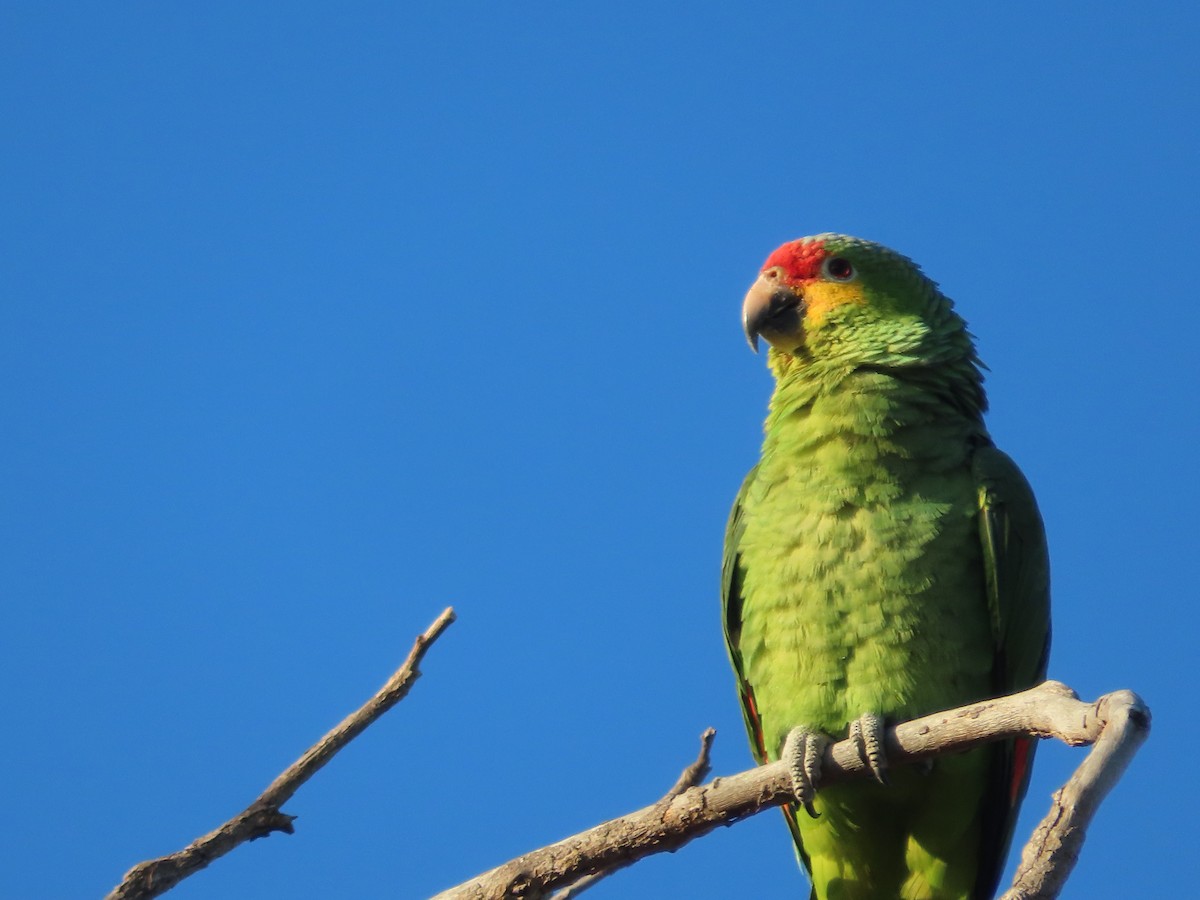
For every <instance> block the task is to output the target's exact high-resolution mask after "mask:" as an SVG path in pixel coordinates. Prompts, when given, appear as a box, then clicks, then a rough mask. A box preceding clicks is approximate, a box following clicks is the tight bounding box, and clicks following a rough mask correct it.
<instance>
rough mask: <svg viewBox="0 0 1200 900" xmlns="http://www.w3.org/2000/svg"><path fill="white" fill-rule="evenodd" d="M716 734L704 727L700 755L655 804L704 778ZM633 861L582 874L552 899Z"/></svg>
mask: <svg viewBox="0 0 1200 900" xmlns="http://www.w3.org/2000/svg"><path fill="white" fill-rule="evenodd" d="M716 736H717V730H716V729H715V728H705V729H704V733H703V734H701V735H700V755H699V756H697V757H696V761H695V762H693V763H691V764H690V765H689V766H688V767H687V768H686V769H684V770H683V771H682V772H680V773H679V778H677V779H676V781H675V784H673V785H672V786H671V789H670V790H669V791H667V793H666V794H665V795H664V796H663V798H662V799H661V800H659V801H658V803H656V804H655V805H656V806H662V807H665V806H667V805H668V804H669V803H670V802H671V801H672V800H674V799H675V798H676V797H678V796H679V795H680V794H682V793H683V792H684V791H686V790H687V789H688V788H690V787H695V786H696V785H698V784H699V783H700V782H701V781H703V780H704V778H705V776H706V775H708V773H709V772H710V771H711V770H712V766H711V765H710V764H709V753H710V752H711V751H712V743H713V738H715V737H716ZM635 862H637V860H636V859H624V860H620V861H619V862H616V863H613V865H611V866H608V867H607V868H604V869H600V870H598V871H595V872H593V873H592V874H590V875H584V876H583V877H582V878H580V879H579V880H578V881H576V882H575V883H574V884H572V885H570V886H568V887H565V888H563V889H562V890H561V891H555V893H554V897H553V900H573V898H575V897H578V896H579V895H580V894H582V893H583V892H584V891H586V890H587V889H588V888H590V887H594V886H595V885H596V883H597V882H599V881H602V880H604V879H605V878H607V877H608V876H609V875H611V874H613V872H619V871H620V870H621V869H624V868H625V867H626V866H632V865H633V864H634V863H635Z"/></svg>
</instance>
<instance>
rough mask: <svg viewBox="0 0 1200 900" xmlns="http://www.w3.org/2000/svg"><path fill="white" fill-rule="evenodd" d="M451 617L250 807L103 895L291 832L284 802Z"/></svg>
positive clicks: (188, 870) (379, 706)
mask: <svg viewBox="0 0 1200 900" xmlns="http://www.w3.org/2000/svg"><path fill="white" fill-rule="evenodd" d="M453 621H454V610H453V608H451V607H447V608H446V609H445V610H444V611H443V612H442V614H441V615H440V616H438V617H437V618H436V619H435V620H434V621H433V624H432V625H430V626H429V627H428V628H427V629H426V630H425V632H424V634H421V635H418V637H417V639H416V642H415V643H414V644H413V647H412V650H411V651H409V654H408V658H407V659H405V660H404V663H403V664H402V665H401V666H400V668H399V669H397V670H396V671H395V673H394V674H393V675H392V677H391V678H389V679H388V680H387V682H386V683H385V684H384V685H383V687H381V688H380V689H379V690H378V691H377V692H376V693H375V696H373V697H372V698H371V699H370V700H368V701H367V702H366V703H364V704H363V705H362V706H361V707H360V708H359V709H357V710H356V711H355V712H353V713H351V714H350V715H348V716H347V717H346V718H345V719H343V720H342V721H341V722H340V723H339V724H338V725H336V726H335V727H334V728H333V729H332V730H331V731H330V732H329V733H328V734H326V735H325V736H324V737H323V738H321V739H320V740H319V741H317V742H316V743H315V744H313V745H312V746H311V747H310V748H309V749H308V750H307V751H306V752H305V753H304V755H303V756H301V757H300V758H299V759H298V760H296V761H295V762H294V763H292V764H291V765H290V766H288V768H287V769H286V770H284V772H283V773H282V774H281V775H280V776H279V777H278V778H276V779H275V780H274V781H273V782H271V784H270V786H269V787H268V788H267V789H266V790H265V791H263V792H262V794H261V795H260V796H259V797H258V799H257V800H255V801H254V802H253V803H251V804H250V805H249V806H248V807H247V808H246V809H244V810H243V811H242V812H240V813H238V814H237V815H236V816H234V817H233V818H232V819H230V820H229V821H228V822H226V823H225V824H224V825H222V826H221V827H220V828H218V829H216V830H215V831H211V832H209V833H208V834H206V835H204V836H203V837H199V838H197V839H196V840H194V841H192V843H190V844H189V845H188V846H186V847H184V848H183V849H182V850H180V851H178V852H176V853H172V854H170V855H169V856H163V857H160V858H159V859H152V860H148V861H146V862H142V863H138V864H137V865H136V866H134V867H133V868H132V869H130V870H129V871H128V872H126V873H125V877H124V878H123V879H122V880H121V883H120V884H119V885H117V886H116V887H115V888H113V889H112V891H111V892H110V893H109V894H108V896H107V897H106V898H105V900H146V898H150V897H157V896H159V895H160V894H163V893H165V892H166V891H169V890H170V889H171V888H173V887H174V886H175V885H176V884H178V883H179V882H180V881H182V880H183V879H184V878H187V877H188V876H189V875H192V874H194V873H196V872H198V871H200V870H201V869H203V868H204V867H205V866H207V865H208V864H209V863H210V862H212V861H213V860H214V859H218V858H220V857H222V856H224V855H225V854H226V853H228V852H229V851H230V850H232V849H234V848H235V847H237V846H239V845H241V844H244V843H245V842H246V841H252V840H254V839H255V838H260V837H267V836H268V835H270V834H272V833H274V832H276V831H283V832H286V833H287V834H291V833H292V831H293V828H292V820H293V819H294V818H295V816H289V815H287V814H286V813H284V812H281V811H280V807H281V806H283V804H285V803H287V801H288V800H290V799H291V798H292V795H293V794H295V793H296V791H297V790H298V789H299V787H300V786H301V785H302V784H304V783H305V782H306V781H308V779H310V778H312V777H313V775H315V774H316V773H317V772H318V771H319V770H320V769H321V767H322V766H324V765H325V764H326V763H327V762H329V760H331V759H332V758H333V756H334V754H336V753H337V752H338V751H339V750H341V749H342V748H343V747H345V746H346V745H347V744H348V743H350V742H351V741H352V740H354V739H355V738H356V737H358V736H359V735H360V734H362V732H363V731H364V730H365V729H366V728H367V726H369V725H370V724H371V723H372V722H374V721H375V720H376V719H378V718H379V717H380V716H382V715H383V714H384V713H386V712H387V711H388V710H389V709H391V708H392V707H393V706H395V705H396V704H397V703H399V702H400V701H401V700H403V699H404V696H405V695H406V694H407V693H408V691H409V689H410V688H411V687H412V685H413V682H415V681H416V680H417V679H418V678H419V677H420V675H421V672H420V670H419V668H418V667H419V666H420V664H421V660H422V659H423V658H424V656H425V652H426V651H427V650H428V649H429V647H430V645H432V644H433V642H434V641H435V640H437V639H438V637H439V636H440V635H441V634H442V632H443V631H445V630H446V629H447V628H448V627H449V626H450V623H451V622H453Z"/></svg>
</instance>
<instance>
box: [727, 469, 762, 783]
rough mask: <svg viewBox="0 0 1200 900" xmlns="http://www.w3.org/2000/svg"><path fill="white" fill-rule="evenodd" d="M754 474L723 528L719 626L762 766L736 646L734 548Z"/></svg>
mask: <svg viewBox="0 0 1200 900" xmlns="http://www.w3.org/2000/svg"><path fill="white" fill-rule="evenodd" d="M757 472H758V466H755V467H754V468H753V469H751V470H750V474H749V475H747V476H746V478H745V480H744V481H743V482H742V487H741V489H740V490H739V491H738V495H737V499H736V500H735V501H734V502H733V511H732V512H731V513H730V514H729V524H728V525H727V526H726V528H725V556H724V558H723V559H722V561H721V622H722V625H723V626H724V629H725V649H726V650H728V651H729V661H730V662H731V663H732V664H733V672H734V676H735V677H736V678H737V692H738V700H739V701H741V705H742V718H743V719H744V720H745V722H746V731H747V733H748V734H749V735H750V747H751V749H752V750H753V752H754V758H755V760H756V761H757V762H758V764H759V765H762V764H763V763H765V762H766V761H767V748H766V747H765V746H764V744H763V733H762V723H761V722H760V721H759V718H758V710H757V709H756V708H755V706H754V689H753V688H752V687H751V686H750V683H749V682H747V681H746V673H745V670H744V669H743V667H742V653H741V649H740V648H739V646H738V644H739V641H740V640H741V636H742V568H741V554H740V553H739V552H738V548H739V547H740V546H741V542H742V531H743V530H744V528H745V521H744V519H743V502H744V500H745V497H746V493H747V491H748V490H749V489H750V484H751V482H753V481H754V476H755V473H757Z"/></svg>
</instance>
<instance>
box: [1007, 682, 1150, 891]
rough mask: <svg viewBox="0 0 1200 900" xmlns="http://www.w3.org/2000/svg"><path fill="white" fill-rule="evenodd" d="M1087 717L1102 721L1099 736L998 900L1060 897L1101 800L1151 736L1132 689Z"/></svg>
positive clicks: (1060, 792)
mask: <svg viewBox="0 0 1200 900" xmlns="http://www.w3.org/2000/svg"><path fill="white" fill-rule="evenodd" d="M1087 715H1089V716H1092V717H1094V718H1095V720H1096V721H1097V722H1098V723H1099V729H1100V734H1099V737H1098V738H1097V739H1096V742H1095V744H1093V746H1092V751H1091V752H1090V753H1089V754H1088V755H1087V756H1086V757H1085V758H1084V760H1083V762H1082V763H1081V764H1080V766H1079V768H1078V769H1076V770H1075V774H1074V775H1072V776H1071V779H1070V780H1069V781H1068V782H1067V783H1066V784H1065V785H1063V786H1062V787H1061V788H1059V789H1058V790H1057V791H1055V793H1054V797H1053V802H1052V803H1051V805H1050V812H1049V813H1047V814H1046V817H1045V818H1044V819H1042V821H1041V822H1040V823H1039V824H1038V827H1037V828H1036V829H1034V832H1033V836H1032V837H1030V839H1029V843H1027V844H1026V845H1025V849H1024V850H1022V851H1021V865H1020V866H1018V867H1017V874H1016V876H1015V877H1014V878H1013V885H1012V887H1011V888H1009V889H1008V891H1006V892H1005V893H1004V894H1003V895H1002V896H1001V898H1000V900H1052V898H1054V897H1057V896H1058V894H1059V892H1060V891H1061V890H1062V889H1063V885H1064V884H1065V883H1066V881H1067V877H1068V876H1069V875H1070V874H1071V870H1072V869H1074V868H1075V863H1076V861H1077V860H1078V859H1079V853H1080V851H1081V850H1082V849H1083V841H1084V838H1085V837H1087V827H1088V825H1089V824H1091V821H1092V817H1093V816H1094V815H1095V814H1096V810H1097V809H1098V808H1099V806H1100V802H1101V801H1102V800H1103V799H1104V798H1105V797H1106V796H1107V795H1108V792H1109V791H1110V790H1112V788H1113V786H1114V785H1115V784H1116V783H1117V780H1118V779H1119V778H1120V777H1121V773H1123V772H1124V771H1125V767H1126V766H1128V765H1129V762H1130V760H1132V759H1133V755H1134V754H1135V753H1136V752H1137V750H1138V748H1139V747H1140V746H1141V745H1142V742H1143V741H1145V740H1146V738H1147V737H1148V736H1149V734H1150V710H1149V709H1147V708H1146V705H1145V704H1144V703H1142V700H1141V698H1140V697H1138V695H1137V694H1135V693H1133V692H1132V691H1117V692H1115V693H1112V694H1106V695H1105V696H1103V697H1101V698H1100V699H1099V700H1097V701H1096V702H1095V704H1093V705H1092V706H1090V707H1088V709H1087ZM1064 740H1065V738H1064ZM1068 743H1070V742H1069V741H1068Z"/></svg>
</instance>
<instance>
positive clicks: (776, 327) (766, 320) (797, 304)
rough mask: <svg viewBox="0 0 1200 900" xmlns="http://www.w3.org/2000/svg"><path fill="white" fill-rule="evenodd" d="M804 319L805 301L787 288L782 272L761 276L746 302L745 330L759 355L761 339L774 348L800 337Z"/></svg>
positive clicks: (797, 293)
mask: <svg viewBox="0 0 1200 900" xmlns="http://www.w3.org/2000/svg"><path fill="white" fill-rule="evenodd" d="M803 316H804V297H803V296H802V295H801V294H800V292H799V291H797V290H796V289H795V288H793V287H790V286H788V285H787V284H784V282H783V271H782V270H781V269H779V268H771V269H767V270H766V271H765V272H763V273H762V274H761V275H759V276H758V280H757V281H756V282H754V284H753V285H752V286H751V287H750V290H749V291H747V292H746V299H745V300H744V301H743V302H742V327H743V328H744V329H745V330H746V340H748V341H749V342H750V347H751V348H752V349H753V350H754V352H755V353H757V352H758V337H759V335H762V336H763V337H764V338H766V339H767V342H768V343H770V344H772V345H777V342H779V341H783V342H786V341H787V339H788V338H789V337H797V336H799V335H800V333H801V320H802V318H803Z"/></svg>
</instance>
